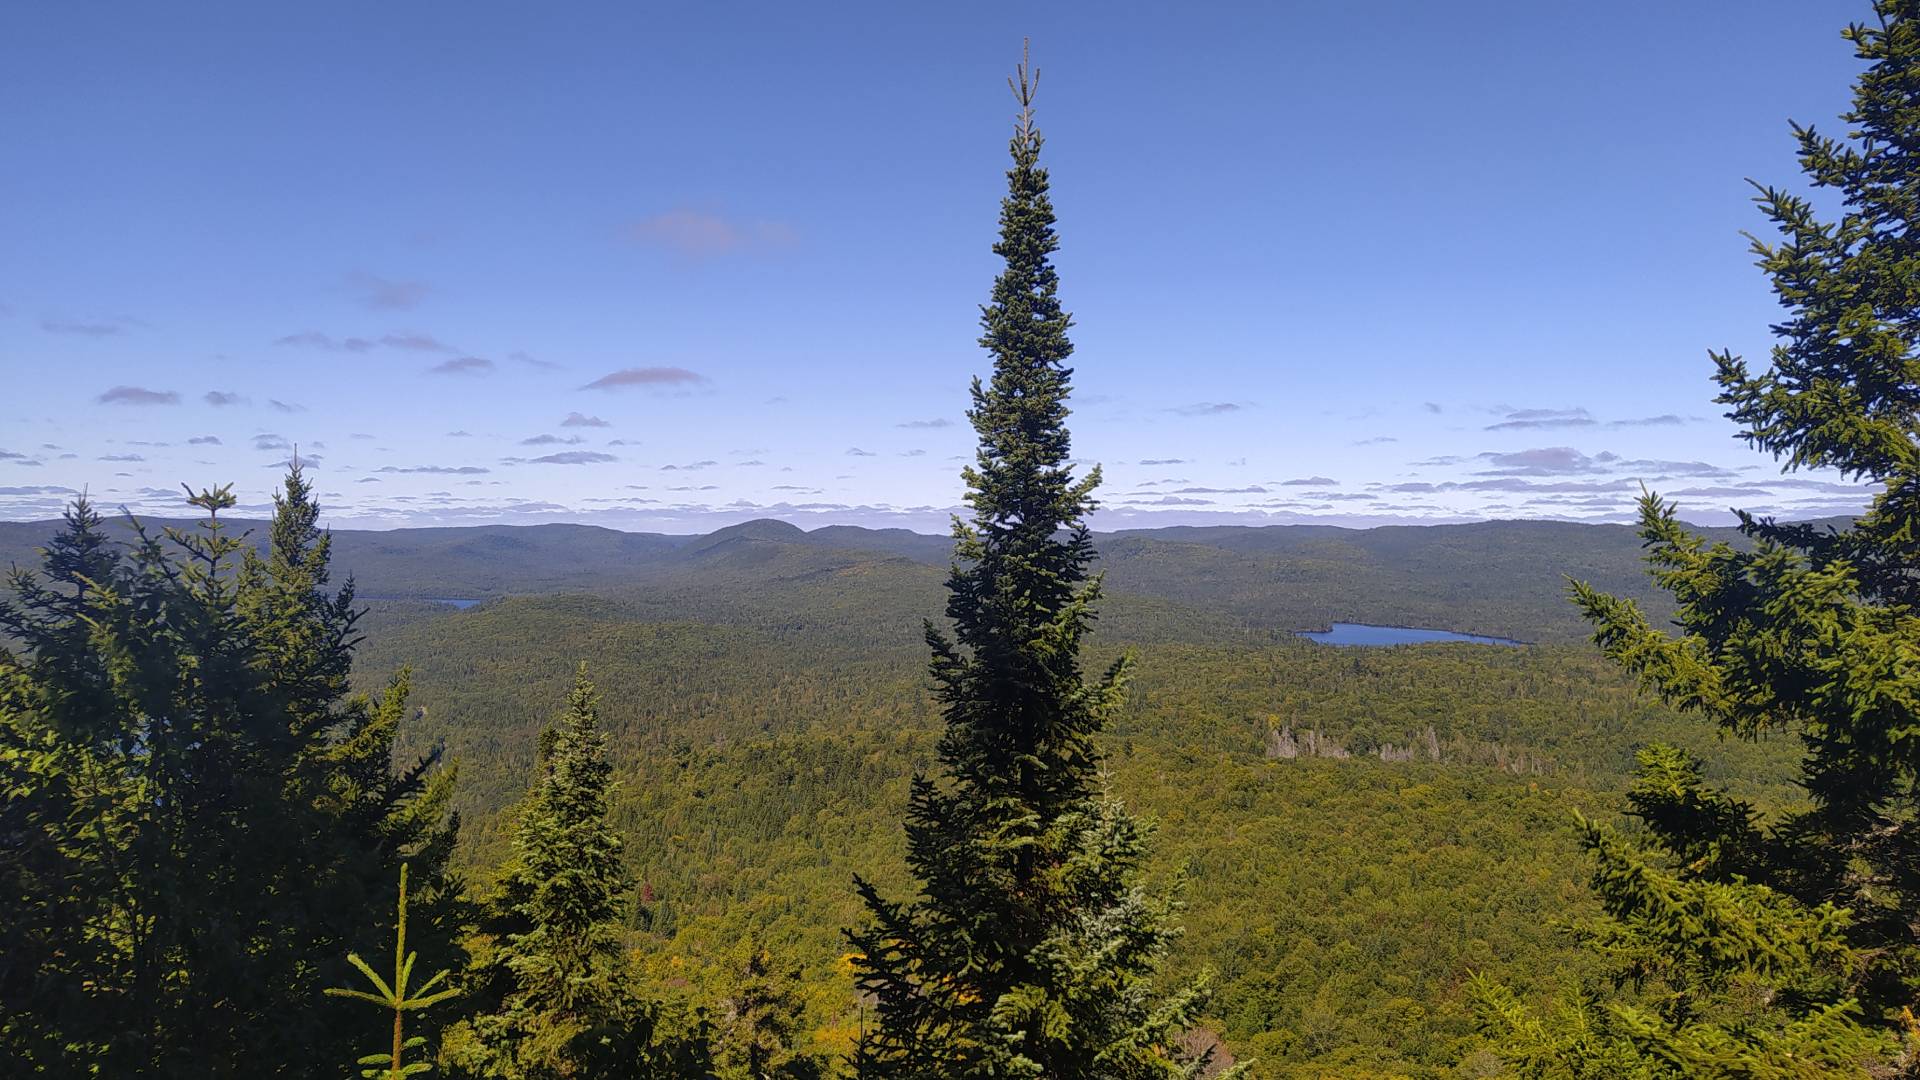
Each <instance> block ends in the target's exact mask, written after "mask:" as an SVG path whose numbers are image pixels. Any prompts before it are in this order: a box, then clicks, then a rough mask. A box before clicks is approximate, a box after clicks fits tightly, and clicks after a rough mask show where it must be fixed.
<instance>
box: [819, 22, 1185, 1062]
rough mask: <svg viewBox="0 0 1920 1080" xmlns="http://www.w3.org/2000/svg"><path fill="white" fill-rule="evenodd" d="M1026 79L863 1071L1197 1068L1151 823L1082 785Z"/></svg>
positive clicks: (1072, 536) (1093, 686)
mask: <svg viewBox="0 0 1920 1080" xmlns="http://www.w3.org/2000/svg"><path fill="white" fill-rule="evenodd" d="M1037 82H1038V73H1037V72H1032V73H1030V70H1029V68H1028V66H1027V64H1026V62H1025V61H1024V60H1023V62H1022V63H1021V65H1020V67H1019V69H1018V72H1017V75H1016V77H1015V78H1014V79H1013V80H1010V84H1011V85H1012V87H1013V90H1014V94H1015V97H1016V98H1017V100H1018V102H1019V106H1020V113H1019V118H1018V120H1017V122H1016V124H1015V127H1014V133H1013V139H1012V143H1011V151H1012V155H1013V167H1012V168H1011V169H1009V170H1008V171H1007V182H1008V191H1007V195H1006V197H1005V198H1004V199H1003V200H1002V202H1001V204H1000V239H999V242H998V243H996V244H995V245H994V248H993V250H994V253H995V254H997V255H999V256H1000V257H1001V258H1002V259H1003V260H1004V261H1005V267H1004V269H1003V270H1002V271H1001V273H1000V275H999V277H998V278H997V279H996V280H995V282H994V286H993V294H992V299H991V301H990V302H989V303H988V304H987V305H986V306H985V307H984V308H982V313H981V326H982V329H983V331H984V332H983V334H982V336H981V338H980V344H981V345H982V346H983V347H985V348H986V349H987V350H988V351H989V352H990V353H991V354H992V355H993V377H992V381H991V382H990V383H989V384H986V385H982V384H981V382H980V380H978V379H975V380H974V383H973V408H972V410H971V411H970V412H969V414H968V416H969V419H970V420H971V421H972V423H973V427H974V430H975V431H976V432H978V433H979V437H980V444H979V451H978V454H977V457H976V462H975V465H974V466H973V467H970V468H968V469H966V470H964V472H963V476H964V478H965V480H966V482H967V487H968V493H967V501H968V503H969V504H970V505H971V507H972V509H973V522H972V524H970V525H969V524H965V523H962V522H960V521H958V520H956V521H955V523H954V539H955V562H954V567H953V571H952V573H951V576H950V577H949V578H948V582H947V588H948V599H947V616H948V618H949V619H951V620H952V623H953V637H952V638H949V637H948V636H947V635H946V634H944V633H942V632H940V631H939V630H937V629H936V628H935V627H934V626H933V625H932V624H931V623H929V624H928V626H927V632H926V633H927V642H928V645H929V646H930V647H931V649H932V651H933V659H932V663H931V665H930V666H931V671H932V675H933V678H934V681H935V683H936V686H937V694H938V697H939V700H940V702H941V704H942V705H943V706H944V709H945V713H946V732H945V734H944V735H943V737H942V738H941V740H940V743H939V760H940V765H941V774H942V775H941V776H940V777H939V778H938V779H932V778H927V777H917V778H916V779H915V781H914V783H913V787H912V794H911V798H910V802H909V806H908V811H907V823H906V831H907V861H908V864H909V866H910V867H911V868H912V870H913V871H914V873H915V874H916V875H917V876H918V877H919V879H920V881H921V882H922V894H921V895H920V896H919V897H917V898H916V899H914V900H912V901H911V902H908V903H894V902H890V901H887V900H884V899H882V898H881V897H880V896H879V895H878V893H877V892H876V891H875V890H874V888H873V887H872V886H871V885H870V884H868V883H867V882H865V881H860V882H858V888H859V891H860V895H861V897H862V899H863V900H864V901H865V904H866V907H867V911H868V916H869V920H870V921H869V923H868V925H867V926H865V927H864V928H862V929H859V930H857V931H850V932H849V938H850V939H851V940H852V942H853V943H854V945H855V948H856V950H857V958H856V960H855V964H856V972H857V977H858V980H859V985H860V988H861V990H862V991H863V992H865V993H867V994H870V995H872V998H873V1000H874V1002H875V1005H876V1008H877V1017H876V1019H877V1026H875V1027H874V1028H872V1029H871V1030H868V1031H866V1032H864V1033H863V1034H862V1037H861V1039H860V1042H859V1045H858V1047H857V1049H856V1053H855V1061H854V1064H855V1067H856V1069H857V1071H858V1073H859V1075H861V1076H862V1077H875V1078H877V1077H925V1078H929V1080H932V1078H936V1077H937V1078H940V1080H963V1078H976V1077H978V1078H985V1077H996V1078H997V1077H1047V1078H1049V1080H1081V1078H1088V1080H1090V1078H1093V1077H1101V1078H1109V1080H1111V1078H1134V1077H1174V1076H1190V1075H1197V1074H1198V1072H1199V1071H1200V1070H1201V1069H1203V1068H1204V1067H1205V1063H1204V1062H1199V1061H1181V1060H1178V1058H1177V1054H1176V1050H1175V1043H1176V1040H1177V1039H1178V1037H1179V1036H1180V1035H1181V1034H1182V1033H1183V1032H1184V1031H1185V1030H1186V1029H1188V1028H1189V1027H1190V1026H1191V1025H1192V1023H1193V1022H1194V1019H1195V1016H1196V1013H1197V1011H1198V1010H1199V1008H1200V1007H1201V1005H1202V1002H1203V997H1204V995H1203V993H1202V991H1201V988H1200V987H1198V986H1194V987H1188V988H1186V989H1184V990H1181V991H1180V992H1178V993H1176V994H1174V995H1172V996H1171V997H1168V998H1164V999H1162V998H1158V997H1156V996H1155V994H1154V992H1153V990H1152V986H1151V979H1152V976H1153V974H1154V972H1155V970H1156V968H1157V966H1158V963H1159V961H1160V958H1161V956H1162V954H1163V953H1164V952H1165V950H1166V947H1167V943H1168V942H1169V940H1170V939H1171V938H1172V937H1173V936H1174V934H1175V933H1176V931H1175V929H1174V926H1173V924H1172V922H1171V920H1170V908H1171V905H1170V904H1169V903H1167V902H1165V901H1162V900H1159V899H1156V898H1154V897H1151V896H1149V895H1148V894H1147V893H1146V892H1145V891H1144V890H1143V889H1142V887H1141V886H1140V884H1139V882H1138V878H1139V868H1140V863H1141V860H1142V857H1143V855H1144V853H1145V850H1146V843H1147V830H1146V829H1145V828H1144V827H1143V826H1142V825H1141V824H1140V823H1138V822H1136V821H1135V820H1134V819H1133V818H1131V817H1129V816H1128V815H1127V813H1126V812H1125V811H1124V809H1123V808H1122V807H1121V806H1120V805H1119V804H1118V803H1117V802H1116V801H1114V800H1113V799H1111V798H1107V797H1105V796H1104V795H1103V793H1102V792H1101V791H1100V786H1099V780H1098V777H1097V770H1098V767H1099V758H1098V755H1097V753H1096V752H1095V749H1094V744H1093V737H1094V735H1095V734H1096V733H1097V732H1098V731H1099V730H1100V729H1101V727H1102V725H1103V724H1104V722H1105V720H1106V718H1107V715H1108V713H1109V711H1110V710H1111V709H1112V708H1113V707H1114V705H1115V704H1116V703H1117V702H1118V701H1119V700H1120V697H1121V693H1122V688H1123V686H1124V683H1125V678H1126V673H1127V664H1126V661H1125V660H1122V661H1121V662H1119V663H1116V664H1115V665H1114V666H1112V667H1111V668H1109V669H1108V670H1107V671H1106V672H1105V673H1104V674H1102V675H1100V676H1099V677H1097V678H1094V679H1092V680H1091V681H1089V680H1088V679H1086V678H1085V677H1084V676H1083V674H1082V671H1081V666H1080V644H1081V640H1082V639H1083V638H1084V637H1085V636H1086V634H1087V632H1088V631H1089V629H1090V628H1091V626H1092V624H1093V620H1094V605H1095V602H1096V601H1097V600H1098V599H1099V596H1100V580H1099V578H1098V577H1097V576H1093V575H1090V573H1089V563H1091V562H1092V560H1093V557H1094V551H1093V542H1092V539H1091V536H1090V534H1089V532H1088V529H1087V525H1086V517H1087V515H1088V513H1089V512H1091V511H1092V509H1093V508H1094V501H1093V491H1094V489H1095V487H1096V486H1098V484H1099V482H1100V473H1099V470H1098V468H1095V469H1091V470H1089V471H1088V473H1087V475H1086V476H1085V477H1084V478H1082V479H1079V480H1076V479H1074V476H1073V468H1072V462H1071V460H1070V448H1069V436H1068V432H1067V427H1066V420H1067V414H1068V410H1067V393H1068V385H1069V379H1070V376H1071V374H1072V371H1071V369H1070V368H1068V367H1067V366H1066V363H1065V361H1066V359H1067V357H1068V356H1069V355H1070V354H1071V352H1072V345H1071V343H1070V342H1069V341H1068V340H1067V330H1068V328H1069V326H1070V325H1071V320H1070V318H1069V317H1068V315H1067V313H1066V312H1065V311H1064V310H1062V308H1061V306H1060V301H1059V297H1058V286H1059V279H1058V275H1057V274H1056V272H1055V270H1054V267H1053V264H1052V261H1051V255H1052V254H1053V252H1054V251H1055V249H1056V248H1057V246H1058V244H1057V240H1056V237H1055V233H1054V213H1053V206H1052V203H1051V201H1050V199H1049V197H1048V178H1047V171H1046V170H1045V169H1043V168H1041V167H1040V164H1039V157H1040V149H1041V137H1040V132H1039V130H1038V129H1037V128H1035V127H1034V118H1033V96H1034V90H1035V87H1036V85H1037Z"/></svg>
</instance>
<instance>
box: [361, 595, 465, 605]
mask: <svg viewBox="0 0 1920 1080" xmlns="http://www.w3.org/2000/svg"><path fill="white" fill-rule="evenodd" d="M359 599H361V600H394V601H412V602H413V603H417V604H446V605H447V606H449V607H457V608H470V607H472V606H473V605H475V604H479V603H484V602H485V601H484V600H481V599H479V598H475V597H465V596H361V597H360V598H359Z"/></svg>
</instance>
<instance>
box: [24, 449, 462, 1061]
mask: <svg viewBox="0 0 1920 1080" xmlns="http://www.w3.org/2000/svg"><path fill="white" fill-rule="evenodd" d="M288 491H289V496H288V497H287V498H284V499H283V500H282V501H281V505H280V506H279V507H278V508H277V509H278V513H277V515H276V521H275V525H274V535H275V542H274V550H275V551H277V552H278V555H273V554H270V559H271V560H273V561H275V562H279V561H282V560H280V558H279V556H287V557H288V560H287V561H289V564H290V565H291V564H293V563H298V564H300V565H302V566H304V568H305V569H304V571H303V574H304V576H303V577H301V578H300V579H299V580H298V581H296V580H295V579H294V578H293V577H291V576H289V575H287V574H284V573H282V572H281V571H279V570H278V569H277V568H275V569H269V568H265V567H264V565H263V567H262V568H261V569H259V570H258V571H257V572H256V570H253V569H248V567H251V566H253V565H254V562H255V560H251V559H249V558H247V557H246V556H243V555H242V552H243V551H244V550H245V547H246V545H245V544H244V542H243V541H242V540H241V539H239V538H237V537H235V536H233V535H232V534H231V532H230V530H228V529H227V528H226V527H225V525H224V523H223V522H222V521H221V520H220V512H221V511H223V510H225V509H227V508H229V507H231V506H232V505H233V496H232V495H231V493H230V492H229V491H228V490H227V489H224V488H221V489H215V490H212V491H207V492H201V493H199V494H197V495H195V496H194V497H193V502H194V504H195V505H196V506H198V507H200V508H201V509H202V510H204V511H205V512H206V520H205V521H203V522H202V523H201V525H200V526H199V527H197V528H190V529H169V530H167V531H166V533H165V535H164V537H162V536H154V535H150V534H147V533H146V532H144V531H139V530H137V531H136V539H135V542H134V543H133V545H132V546H131V549H130V550H127V551H122V550H121V549H120V547H119V545H115V544H112V543H110V542H109V541H108V540H107V539H106V537H105V536H104V534H103V532H102V530H101V528H100V520H99V517H98V515H97V514H95V513H94V512H93V510H92V508H91V506H89V505H88V504H87V503H86V502H85V501H84V500H82V501H80V502H79V503H77V504H76V505H75V506H74V507H73V508H72V510H71V511H70V512H69V514H68V518H67V525H66V529H65V530H64V532H63V534H62V535H61V536H60V537H58V538H57V539H56V540H55V541H54V542H53V543H52V544H51V545H50V546H49V547H48V549H47V552H46V555H45V558H44V568H43V573H42V574H38V575H35V574H21V575H18V576H17V577H16V578H15V580H14V582H13V584H14V586H15V589H14V592H15V597H14V598H13V599H12V600H9V601H6V602H4V603H0V628H4V630H5V631H6V632H7V633H8V635H9V636H11V637H12V638H13V639H14V640H15V641H16V642H18V647H17V649H11V650H8V651H6V652H4V653H0V780H3V781H4V782H3V783H0V827H6V828H8V829H9V830H12V829H14V828H15V827H16V825H24V826H25V827H26V828H30V829H32V831H33V836H34V842H33V843H32V844H30V845H29V846H28V847H27V848H26V849H25V852H24V854H26V855H27V856H29V857H28V858H25V859H22V860H18V861H17V865H16V860H13V859H10V858H5V857H0V880H6V881H7V882H8V885H7V888H6V890H5V891H4V892H0V903H4V904H5V905H6V907H5V908H4V909H3V910H0V925H4V926H6V927H7V930H6V932H5V933H6V936H7V943H8V944H9V945H11V944H12V942H13V941H14V940H15V939H18V940H20V941H21V942H23V943H24V944H25V945H26V946H27V948H26V951H25V952H24V955H23V956H14V957H10V960H9V962H8V963H7V964H5V965H0V970H3V971H4V980H3V981H0V988H4V989H5V992H6V993H7V994H8V997H7V999H6V1000H5V1001H4V1002H3V1003H0V1004H3V1005H4V1006H5V1007H4V1008H0V1015H4V1016H5V1017H6V1020H5V1021H4V1022H0V1038H4V1039H5V1040H6V1044H5V1045H4V1046H0V1052H4V1053H5V1054H7V1055H8V1056H9V1057H10V1058H11V1059H13V1060H20V1061H24V1062H26V1063H28V1066H29V1067H30V1068H31V1069H34V1070H39V1071H41V1072H45V1073H48V1074H53V1075H61V1074H76V1075H78V1074H88V1073H99V1074H104V1075H143V1076H196V1077H206V1076H229V1075H240V1074H241V1073H243V1072H245V1073H251V1072H253V1071H257V1070H258V1068H259V1066H260V1063H261V1062H271V1063H273V1065H274V1068H275V1069H276V1070H278V1071H279V1072H280V1073H281V1074H282V1075H288V1076H304V1075H329V1074H330V1073H331V1069H332V1060H338V1052H339V1051H340V1050H341V1046H340V1040H341V1039H342V1038H343V1036H344V1033H343V1032H342V1031H340V1030H338V1029H337V1028H336V1027H335V1026H334V1025H332V1024H330V1023H329V1022H328V1011H327V1010H326V1009H315V1008H314V1007H313V1001H314V999H315V998H316V997H317V996H318V992H319V989H320V987H321V986H323V985H324V984H325V982H326V981H327V980H328V979H329V978H330V977H332V976H333V975H334V974H336V973H343V970H344V964H343V963H342V962H340V961H338V960H336V959H334V958H335V957H336V956H338V955H339V953H341V952H344V946H343V944H342V941H343V935H344V933H345V932H347V931H348V930H350V929H353V928H352V927H350V925H349V924H350V923H351V922H353V921H366V920H370V919H372V918H374V917H376V916H377V913H378V912H379V911H380V910H382V909H384V908H385V907H387V906H388V905H389V904H390V903H391V900H390V899H389V897H390V896H391V882H390V881H389V882H387V883H386V884H385V885H380V884H376V882H378V881H379V880H380V879H389V878H391V877H392V876H393V871H394V870H395V869H397V867H398V865H399V860H400V859H401V858H403V857H405V856H406V855H407V854H408V853H409V852H413V853H415V854H416V857H418V858H422V859H423V860H424V862H425V864H426V865H427V866H428V867H429V869H430V870H432V871H433V872H434V873H435V874H437V873H439V870H440V868H441V867H442V866H443V863H444V854H445V852H446V850H447V847H448V846H449V845H450V843H451V833H450V832H449V831H448V828H447V826H446V825H445V823H444V822H443V821H442V820H441V811H442V809H443V807H444V800H445V791H444V787H442V788H440V789H438V790H437V791H434V790H430V789H431V788H432V787H433V785H434V784H435V783H437V781H432V780H430V778H429V777H428V771H429V770H428V769H427V767H426V766H424V765H422V766H420V767H419V768H416V769H413V770H409V772H408V773H407V774H403V775H402V776H400V777H397V778H396V777H394V776H393V775H392V771H391V763H390V757H391V748H392V745H391V742H390V741H384V742H383V741H382V740H381V739H379V738H378V737H375V738H373V739H371V741H369V740H368V739H366V738H361V739H360V740H359V741H357V742H356V741H355V738H354V735H355V734H356V733H357V734H358V735H360V736H367V735H369V734H371V733H373V732H374V731H375V730H377V729H382V728H385V727H389V726H391V723H393V722H397V714H398V713H399V712H400V710H402V709H403V708H404V700H403V698H400V697H398V696H397V693H398V692H397V691H396V692H394V693H389V694H388V695H386V696H385V697H384V698H383V699H382V700H381V702H379V703H378V704H376V703H374V702H372V701H369V700H366V699H345V698H343V695H344V693H345V684H344V674H345V672H346V670H347V668H348V666H349V663H350V656H349V655H348V654H349V653H350V650H351V648H352V640H351V635H350V634H344V633H334V632H331V631H329V630H328V629H327V626H326V624H327V623H329V622H330V621H331V622H338V621H339V620H341V619H344V618H346V617H347V616H348V615H349V614H350V603H345V604H338V603H331V602H328V603H321V602H317V601H315V600H314V599H313V596H312V595H309V594H312V593H315V592H317V591H318V590H319V589H320V588H321V587H322V586H324V585H325V582H326V577H325V561H326V557H325V547H324V544H320V545H318V547H317V550H318V552H319V554H318V556H317V557H315V556H314V555H313V554H312V552H313V550H315V545H314V544H313V543H312V542H311V541H312V539H313V537H312V535H311V534H310V533H308V532H306V531H305V530H304V529H303V528H302V527H299V522H301V521H306V523H307V525H309V526H310V525H311V520H310V515H311V514H312V513H315V512H317V510H316V508H314V507H313V506H312V504H311V500H310V499H309V498H308V489H307V488H306V486H305V485H304V482H303V481H302V480H301V478H300V476H299V474H298V471H297V470H296V471H295V473H294V474H293V475H292V476H291V477H290V478H289V486H288ZM282 536H286V537H289V538H294V539H290V540H289V542H288V543H284V544H283V543H281V542H280V539H279V538H280V537H282ZM299 537H304V538H305V539H298V538H299ZM296 549H298V550H296ZM276 590H277V591H278V592H279V594H281V595H283V596H285V597H287V598H289V599H291V598H293V597H295V596H297V595H306V596H307V602H306V603H305V604H303V605H292V606H288V605H281V604H276V603H275V602H272V601H271V600H269V598H268V595H269V594H270V593H273V592H275V591H276ZM348 595H349V596H350V594H348ZM270 610H271V611H275V612H277V614H273V615H271V616H269V615H267V614H265V613H266V612H268V611H270ZM293 642H300V643H302V644H300V645H299V647H298V648H297V649H296V648H290V647H289V645H290V643H293ZM310 672H320V673H322V674H321V675H315V676H312V677H309V673H310ZM343 754H344V755H345V756H342V755H343ZM349 764H351V765H352V766H353V768H348V767H347V766H348V765H349ZM355 770H361V771H363V772H364V773H365V774H366V775H365V776H364V777H360V778H356V775H357V774H356V772H355ZM376 770H377V771H378V772H379V774H380V779H378V780H375V779H373V777H372V773H373V772H374V771H376ZM362 783H364V784H365V785H366V786H367V787H368V793H367V797H366V798H364V799H358V800H343V799H342V798H341V797H340V793H342V792H347V791H354V790H357V788H356V785H359V784H362ZM373 789H377V793H376V792H374V791H373ZM17 881H24V882H30V883H31V886H32V887H31V889H22V890H20V891H18V892H16V891H15V889H14V887H13V885H14V883H15V882H17ZM8 951H9V952H11V949H9V950H8ZM16 993H18V994H19V996H15V995H16ZM328 1059H332V1060H328Z"/></svg>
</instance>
